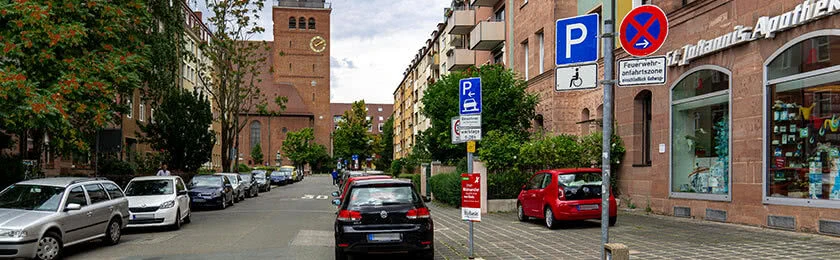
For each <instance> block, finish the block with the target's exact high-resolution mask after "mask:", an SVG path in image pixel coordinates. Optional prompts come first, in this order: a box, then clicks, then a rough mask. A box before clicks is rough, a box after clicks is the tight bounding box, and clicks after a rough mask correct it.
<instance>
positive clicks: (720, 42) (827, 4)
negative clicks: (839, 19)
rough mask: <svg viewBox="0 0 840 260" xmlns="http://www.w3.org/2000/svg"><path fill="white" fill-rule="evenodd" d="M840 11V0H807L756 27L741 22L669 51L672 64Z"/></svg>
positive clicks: (764, 36) (686, 63)
mask: <svg viewBox="0 0 840 260" xmlns="http://www.w3.org/2000/svg"><path fill="white" fill-rule="evenodd" d="M837 12H840V0H816V1H811V0H805V1H804V2H802V4H799V5H796V7H795V8H794V9H793V10H790V11H789V12H786V13H783V14H780V15H777V16H773V17H769V16H762V17H759V18H758V21H757V22H756V24H755V27H748V26H743V25H738V26H735V27H734V30H732V32H729V33H727V34H724V35H721V36H718V37H717V38H714V39H711V40H700V41H698V42H697V44H688V45H685V46H683V47H682V48H681V49H678V50H673V51H670V52H668V53H667V54H666V55H665V56H666V57H667V60H668V66H669V67H673V66H685V65H688V63H689V62H691V60H694V59H697V58H699V57H702V56H705V55H709V54H712V53H715V52H717V51H720V50H723V49H728V48H731V47H734V46H737V45H740V44H742V43H746V42H750V41H755V40H758V39H761V38H773V37H774V36H775V34H776V33H778V32H781V31H784V30H788V29H792V28H794V27H797V26H799V25H803V24H806V23H809V22H812V21H816V20H818V19H821V18H823V17H826V16H829V15H833V14H836V13H837Z"/></svg>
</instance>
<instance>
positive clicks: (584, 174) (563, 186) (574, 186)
mask: <svg viewBox="0 0 840 260" xmlns="http://www.w3.org/2000/svg"><path fill="white" fill-rule="evenodd" d="M616 213H617V210H616V203H615V197H613V196H612V194H610V214H609V215H610V218H609V220H608V221H609V225H610V226H613V225H615V222H616V220H617V217H616V216H617V215H616ZM517 215H518V217H519V220H520V221H526V220H528V219H529V218H530V217H535V218H541V219H545V225H546V226H547V227H548V228H550V229H553V228H557V227H558V224H559V223H558V221H566V220H585V219H601V169H582V168H577V169H557V170H544V171H539V172H537V173H536V174H534V175H533V176H532V177H531V179H530V180H529V181H528V183H527V184H525V185H524V186H522V190H521V191H520V192H519V197H518V199H517Z"/></svg>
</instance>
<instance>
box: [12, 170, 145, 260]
mask: <svg viewBox="0 0 840 260" xmlns="http://www.w3.org/2000/svg"><path fill="white" fill-rule="evenodd" d="M128 216H129V213H128V200H127V199H126V198H125V195H124V194H123V192H122V190H121V189H120V187H119V186H118V185H117V184H115V183H114V182H111V181H108V180H99V179H91V178H63V177H62V178H45V179H35V180H28V181H22V182H18V183H16V184H14V185H11V186H9V187H7V188H6V189H4V190H3V191H2V192H0V258H19V257H25V258H35V259H58V258H60V257H61V253H62V250H63V249H64V247H66V246H70V245H74V244H78V243H82V242H85V241H90V240H94V239H100V238H101V239H103V240H104V241H105V243H106V244H108V245H114V244H117V243H119V241H120V237H121V235H122V229H123V228H124V227H125V225H126V224H127V218H128Z"/></svg>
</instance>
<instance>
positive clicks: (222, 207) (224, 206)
mask: <svg viewBox="0 0 840 260" xmlns="http://www.w3.org/2000/svg"><path fill="white" fill-rule="evenodd" d="M225 208H227V199H226V198H225V196H224V195H222V203H221V205H220V206H219V209H225Z"/></svg>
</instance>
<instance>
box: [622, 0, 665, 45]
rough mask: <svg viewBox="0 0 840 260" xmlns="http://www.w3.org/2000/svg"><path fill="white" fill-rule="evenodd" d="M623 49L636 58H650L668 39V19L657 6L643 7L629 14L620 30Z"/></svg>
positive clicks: (634, 9)
mask: <svg viewBox="0 0 840 260" xmlns="http://www.w3.org/2000/svg"><path fill="white" fill-rule="evenodd" d="M619 29H620V30H619V32H620V37H619V39H620V41H621V47H622V48H624V51H626V52H627V53H629V54H630V55H633V56H636V57H644V56H648V55H650V54H652V53H654V52H656V51H657V50H659V47H662V43H664V42H665V38H667V37H668V18H667V17H665V12H663V11H662V9H659V7H657V6H655V5H642V6H639V7H636V8H633V10H630V12H629V13H627V16H625V17H624V20H622V21H621V27H620V28H619Z"/></svg>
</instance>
